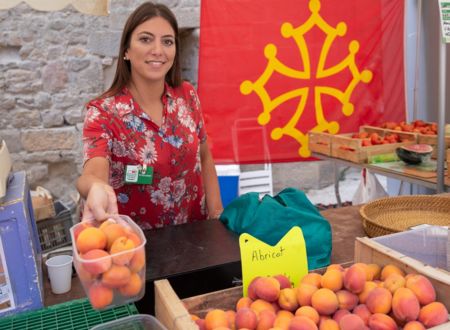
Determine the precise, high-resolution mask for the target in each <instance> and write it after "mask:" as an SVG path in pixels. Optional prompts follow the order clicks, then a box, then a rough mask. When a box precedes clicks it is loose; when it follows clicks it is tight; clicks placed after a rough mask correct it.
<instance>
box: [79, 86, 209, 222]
mask: <svg viewBox="0 0 450 330" xmlns="http://www.w3.org/2000/svg"><path fill="white" fill-rule="evenodd" d="M162 101H163V104H164V110H163V119H162V124H161V127H158V126H157V125H156V124H155V123H154V122H153V121H152V120H151V118H150V117H149V116H148V115H147V114H146V113H145V112H143V111H142V109H141V108H140V107H139V105H138V104H137V103H136V102H135V101H134V99H133V97H132V95H131V93H130V92H129V90H128V89H127V88H124V89H123V90H122V91H121V93H119V94H117V95H115V96H113V97H108V98H103V99H97V100H94V101H91V102H90V103H89V104H88V105H87V109H86V110H87V111H86V117H85V122H84V129H83V152H84V161H85V162H86V161H87V160H88V159H91V158H93V157H105V158H107V159H108V160H109V163H110V173H109V183H110V185H111V186H112V187H113V188H114V190H115V192H116V196H117V203H118V207H119V213H120V214H125V215H128V216H130V217H131V218H132V219H133V220H134V221H135V222H136V223H138V224H139V225H140V226H141V227H142V228H143V229H151V228H159V227H163V226H166V225H177V224H182V223H186V222H192V221H195V220H203V219H206V207H205V206H206V203H205V194H204V190H203V185H202V178H201V165H200V143H202V142H205V141H206V131H205V126H204V121H203V117H202V113H201V109H200V103H199V100H198V96H197V93H196V91H195V89H194V87H193V86H192V85H191V84H189V83H187V82H184V83H183V84H182V86H180V87H178V88H171V87H170V86H169V85H167V84H166V86H165V93H164V95H163V98H162ZM144 164H145V165H147V166H152V167H153V170H154V172H153V182H152V183H151V184H147V185H144V184H128V183H125V179H124V176H125V167H126V165H144Z"/></svg>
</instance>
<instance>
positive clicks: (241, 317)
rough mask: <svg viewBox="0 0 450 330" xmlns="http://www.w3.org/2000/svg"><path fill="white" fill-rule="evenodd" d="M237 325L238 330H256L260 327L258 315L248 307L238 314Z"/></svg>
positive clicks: (240, 310)
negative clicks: (243, 329)
mask: <svg viewBox="0 0 450 330" xmlns="http://www.w3.org/2000/svg"><path fill="white" fill-rule="evenodd" d="M235 325H236V329H241V328H248V329H255V328H256V326H257V325H258V318H257V316H256V313H255V312H254V311H253V310H251V309H250V308H247V307H244V308H241V309H239V310H238V311H237V312H236V318H235Z"/></svg>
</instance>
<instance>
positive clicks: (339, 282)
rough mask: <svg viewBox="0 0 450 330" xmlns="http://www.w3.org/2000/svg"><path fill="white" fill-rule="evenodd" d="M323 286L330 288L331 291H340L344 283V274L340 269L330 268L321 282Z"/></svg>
mask: <svg viewBox="0 0 450 330" xmlns="http://www.w3.org/2000/svg"><path fill="white" fill-rule="evenodd" d="M320 285H321V287H322V288H327V289H330V290H331V291H334V292H336V291H339V290H340V289H342V286H343V285H344V275H343V274H342V271H340V270H338V269H329V270H327V271H326V272H325V273H324V274H323V275H322V279H321V282H320Z"/></svg>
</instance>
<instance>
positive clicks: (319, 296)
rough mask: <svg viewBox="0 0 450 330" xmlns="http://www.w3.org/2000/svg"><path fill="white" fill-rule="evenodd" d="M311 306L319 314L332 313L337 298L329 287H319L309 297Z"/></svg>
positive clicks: (334, 309)
mask: <svg viewBox="0 0 450 330" xmlns="http://www.w3.org/2000/svg"><path fill="white" fill-rule="evenodd" d="M311 306H312V307H314V308H315V309H316V310H317V312H318V313H319V314H321V315H331V314H333V313H334V312H335V311H336V310H337V308H338V306H339V302H338V298H337V296H336V294H335V293H334V292H333V291H331V290H330V289H326V288H320V289H319V290H317V291H316V292H314V293H313V295H312V297H311Z"/></svg>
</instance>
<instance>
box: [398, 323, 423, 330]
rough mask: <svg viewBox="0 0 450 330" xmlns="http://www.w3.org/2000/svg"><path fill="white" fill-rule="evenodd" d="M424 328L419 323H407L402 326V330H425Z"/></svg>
mask: <svg viewBox="0 0 450 330" xmlns="http://www.w3.org/2000/svg"><path fill="white" fill-rule="evenodd" d="M425 329H426V328H425V326H424V325H423V324H422V323H420V322H419V321H409V322H408V323H406V324H405V325H404V326H403V330H425Z"/></svg>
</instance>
